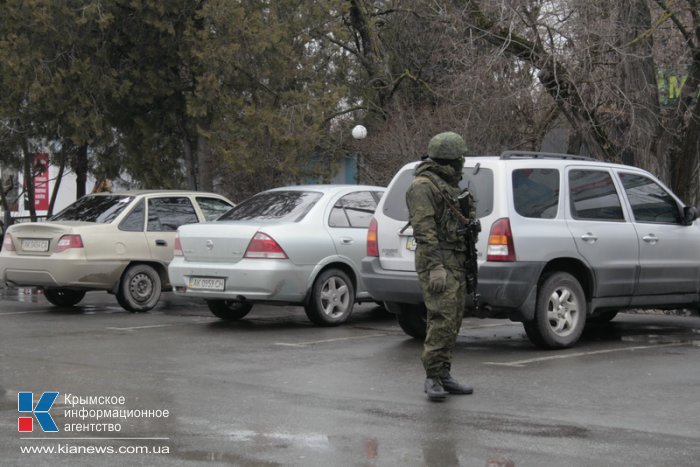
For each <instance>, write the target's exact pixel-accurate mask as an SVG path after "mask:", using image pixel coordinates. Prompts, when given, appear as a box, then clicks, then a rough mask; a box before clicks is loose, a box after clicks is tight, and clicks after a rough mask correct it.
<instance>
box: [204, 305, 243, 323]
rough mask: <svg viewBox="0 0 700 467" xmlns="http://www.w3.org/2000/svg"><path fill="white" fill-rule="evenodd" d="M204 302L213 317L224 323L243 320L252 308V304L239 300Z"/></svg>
mask: <svg viewBox="0 0 700 467" xmlns="http://www.w3.org/2000/svg"><path fill="white" fill-rule="evenodd" d="M206 302H207V306H208V307H209V311H211V312H212V313H214V316H216V317H218V318H221V319H223V320H226V321H238V320H240V319H243V318H244V317H245V316H246V315H247V314H248V313H250V310H251V309H252V308H253V304H252V303H249V302H242V301H240V300H207V301H206Z"/></svg>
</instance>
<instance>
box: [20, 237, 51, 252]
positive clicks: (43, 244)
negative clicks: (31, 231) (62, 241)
mask: <svg viewBox="0 0 700 467" xmlns="http://www.w3.org/2000/svg"><path fill="white" fill-rule="evenodd" d="M22 249H23V250H24V251H49V241H48V240H39V239H35V238H25V239H23V240H22Z"/></svg>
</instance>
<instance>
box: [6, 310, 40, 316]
mask: <svg viewBox="0 0 700 467" xmlns="http://www.w3.org/2000/svg"><path fill="white" fill-rule="evenodd" d="M33 313H46V311H44V310H41V311H9V312H7V313H0V316H5V315H29V314H33Z"/></svg>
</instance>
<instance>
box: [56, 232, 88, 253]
mask: <svg viewBox="0 0 700 467" xmlns="http://www.w3.org/2000/svg"><path fill="white" fill-rule="evenodd" d="M71 248H83V239H82V238H81V237H80V235H75V234H73V235H64V236H63V237H61V238H60V239H59V240H58V243H56V250H54V251H55V253H60V252H62V251H66V250H69V249H71Z"/></svg>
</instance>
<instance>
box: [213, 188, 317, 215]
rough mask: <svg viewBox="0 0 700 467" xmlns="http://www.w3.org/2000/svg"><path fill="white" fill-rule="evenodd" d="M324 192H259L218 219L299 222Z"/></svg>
mask: <svg viewBox="0 0 700 467" xmlns="http://www.w3.org/2000/svg"><path fill="white" fill-rule="evenodd" d="M321 196H322V194H321V193H319V192H317V191H267V192H263V193H258V194H257V195H255V196H252V197H250V198H248V199H246V200H245V201H243V202H242V203H241V204H239V205H238V206H236V207H234V208H232V209H231V210H230V211H228V212H227V213H225V214H224V215H222V216H221V217H219V218H218V219H217V220H218V221H253V220H278V221H291V222H299V221H300V220H302V219H303V218H304V216H305V215H306V213H308V212H309V211H310V210H311V208H312V207H313V206H314V204H316V202H317V201H318V200H319V199H320V198H321Z"/></svg>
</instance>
